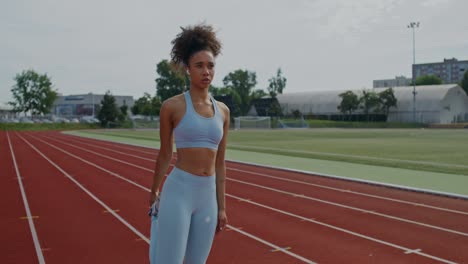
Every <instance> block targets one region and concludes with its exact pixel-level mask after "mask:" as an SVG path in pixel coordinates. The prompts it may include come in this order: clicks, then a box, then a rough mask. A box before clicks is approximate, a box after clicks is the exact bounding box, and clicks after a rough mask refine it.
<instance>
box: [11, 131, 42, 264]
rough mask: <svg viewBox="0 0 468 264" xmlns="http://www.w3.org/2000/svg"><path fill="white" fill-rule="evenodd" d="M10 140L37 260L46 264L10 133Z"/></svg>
mask: <svg viewBox="0 0 468 264" xmlns="http://www.w3.org/2000/svg"><path fill="white" fill-rule="evenodd" d="M6 135H7V138H8V145H9V146H10V152H11V157H12V159H13V165H14V166H15V171H16V176H17V177H18V185H19V187H20V191H21V197H23V203H24V209H25V210H26V215H27V219H28V223H29V228H30V229H31V235H32V238H33V241H34V248H35V249H36V254H37V259H38V261H39V263H40V264H45V263H46V262H45V259H44V255H43V254H42V249H41V248H42V247H41V244H40V243H39V238H38V236H37V232H36V227H35V225H34V221H33V216H32V214H31V209H30V208H29V203H28V198H27V197H26V192H25V190H24V186H23V181H22V180H21V178H22V177H21V173H20V171H19V169H18V164H17V163H16V157H15V152H14V150H13V146H12V145H11V140H10V135H9V133H8V131H7V132H6Z"/></svg>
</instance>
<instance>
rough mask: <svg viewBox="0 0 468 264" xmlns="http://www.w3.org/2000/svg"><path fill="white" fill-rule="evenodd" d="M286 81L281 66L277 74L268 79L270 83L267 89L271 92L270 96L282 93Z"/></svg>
mask: <svg viewBox="0 0 468 264" xmlns="http://www.w3.org/2000/svg"><path fill="white" fill-rule="evenodd" d="M286 81H287V80H286V78H285V77H283V76H282V72H281V68H278V71H277V72H276V76H275V77H272V78H270V79H269V80H268V82H269V83H270V84H269V85H268V88H267V90H268V92H269V93H270V96H271V97H273V98H275V97H276V95H277V94H282V93H283V90H284V88H285V87H286Z"/></svg>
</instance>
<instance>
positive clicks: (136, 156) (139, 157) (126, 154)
mask: <svg viewBox="0 0 468 264" xmlns="http://www.w3.org/2000/svg"><path fill="white" fill-rule="evenodd" d="M44 137H45V138H47V139H50V140H54V141H56V142H60V143H62V144H66V145H69V146H74V147H76V148H79V147H77V146H76V145H71V144H67V143H65V142H64V141H63V140H58V139H56V138H52V137H48V136H44ZM72 141H74V142H76V143H77V144H83V145H86V146H91V147H94V148H99V149H104V150H107V151H110V152H114V153H118V154H122V155H125V156H129V157H133V158H137V159H141V160H146V161H151V162H155V161H156V157H155V158H153V159H149V158H144V157H141V156H138V155H133V154H128V153H126V152H122V151H118V150H115V149H110V148H106V147H101V146H96V145H94V144H90V143H84V142H81V141H79V140H75V139H73V140H72ZM155 156H156V155H155Z"/></svg>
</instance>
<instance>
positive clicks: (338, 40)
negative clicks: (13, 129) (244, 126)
mask: <svg viewBox="0 0 468 264" xmlns="http://www.w3.org/2000/svg"><path fill="white" fill-rule="evenodd" d="M0 3H1V5H0V7H1V8H0V37H1V41H0V102H6V101H9V100H11V92H10V89H11V86H12V85H13V84H14V81H13V78H14V76H15V75H16V74H17V73H20V72H21V71H23V70H27V69H34V70H35V71H37V72H39V73H47V74H48V75H49V76H50V77H51V79H52V82H53V84H54V88H55V89H56V90H58V92H59V93H62V94H65V95H67V94H78V93H88V92H94V93H104V92H105V91H106V90H110V91H111V92H112V93H113V94H115V95H133V96H134V97H135V98H138V97H140V96H142V95H143V93H144V92H148V93H150V94H155V91H156V90H155V82H154V79H155V78H156V73H155V69H156V63H158V62H159V61H161V60H162V59H168V58H169V52H170V49H171V46H170V42H171V40H172V39H173V38H174V36H175V35H176V34H178V33H179V31H180V28H179V27H180V26H186V25H191V24H194V23H198V22H203V21H205V22H206V23H208V24H212V25H213V26H214V27H215V29H216V30H217V31H218V35H219V37H220V39H221V41H222V42H223V51H222V54H221V55H220V56H219V57H218V59H217V72H216V76H215V80H214V83H213V84H214V85H222V79H223V78H224V76H226V74H228V73H229V72H231V71H234V70H237V69H247V70H250V71H255V72H256V73H257V83H258V84H257V87H256V88H258V89H265V88H266V87H267V86H268V79H269V78H271V77H272V76H273V75H275V73H276V70H277V69H278V68H279V67H281V69H282V70H283V73H284V75H285V77H286V78H287V87H286V90H285V92H286V93H290V92H299V91H311V90H330V89H362V88H364V87H365V88H372V80H374V79H382V78H393V77H395V76H396V75H405V76H407V77H410V76H411V63H412V32H411V30H410V29H408V28H407V27H406V26H407V24H409V22H411V21H419V22H420V23H421V25H420V28H418V29H417V31H416V62H417V63H423V62H440V61H443V59H444V58H452V57H455V58H457V59H459V60H468V23H467V21H466V10H468V1H466V0H283V1H279V0H264V1H263V0H235V1H223V0H198V1H177V0H172V1H171V0H166V1H159V0H132V1H130V0H125V1H120V0H80V1H69V0H41V1H35V0H10V1H8V0H0Z"/></svg>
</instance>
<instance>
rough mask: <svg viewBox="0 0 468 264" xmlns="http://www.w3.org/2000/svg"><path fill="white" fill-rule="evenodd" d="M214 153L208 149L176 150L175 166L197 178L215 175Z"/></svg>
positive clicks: (214, 151)
mask: <svg viewBox="0 0 468 264" xmlns="http://www.w3.org/2000/svg"><path fill="white" fill-rule="evenodd" d="M216 153H217V151H216V150H214V149H208V148H182V149H177V162H176V164H175V166H176V167H177V168H179V169H181V170H184V171H186V172H189V173H191V174H194V175H197V176H212V175H215V164H216Z"/></svg>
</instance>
